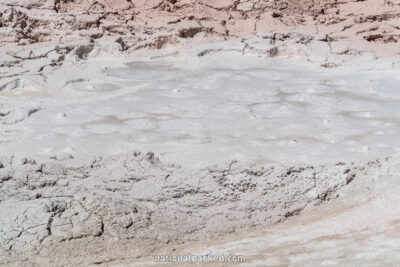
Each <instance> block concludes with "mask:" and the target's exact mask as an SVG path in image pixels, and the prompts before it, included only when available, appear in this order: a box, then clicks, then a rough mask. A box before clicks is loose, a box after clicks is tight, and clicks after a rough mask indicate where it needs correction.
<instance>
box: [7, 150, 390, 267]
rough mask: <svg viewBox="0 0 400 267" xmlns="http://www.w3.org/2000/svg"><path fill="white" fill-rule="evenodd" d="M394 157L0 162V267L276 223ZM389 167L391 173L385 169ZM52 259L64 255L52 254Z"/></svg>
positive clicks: (58, 261) (81, 258) (141, 250)
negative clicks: (184, 164)
mask: <svg viewBox="0 0 400 267" xmlns="http://www.w3.org/2000/svg"><path fill="white" fill-rule="evenodd" d="M387 161H388V160H383V161H374V162H367V163H359V164H355V163H352V164H345V163H337V164H330V165H320V166H307V165H304V166H292V167H291V166H281V165H265V166H261V165H256V164H254V165H249V164H241V163H240V162H237V161H232V162H229V163H227V164H226V165H221V166H210V167H208V168H204V169H201V170H194V171H190V172H188V171H185V170H183V169H182V168H181V167H179V166H174V165H169V164H164V163H162V162H160V161H159V160H158V158H157V157H156V156H155V155H154V154H153V153H151V152H149V153H147V154H142V153H135V152H133V153H127V154H121V155H115V156H108V157H93V158H86V159H73V158H71V157H66V156H65V155H64V156H63V157H59V158H58V159H57V158H52V159H49V160H43V159H42V160H39V159H34V158H26V157H17V156H10V157H7V158H2V159H1V169H0V213H1V214H2V216H1V218H0V222H1V223H0V225H1V227H0V242H1V246H0V248H1V250H0V255H1V259H2V260H1V261H0V263H1V264H5V265H8V264H11V263H14V264H15V263H16V262H25V263H26V264H29V265H30V264H42V265H43V264H46V265H48V264H50V265H53V266H54V265H63V264H73V265H75V264H89V263H95V262H99V261H100V262H101V261H106V260H107V259H110V257H111V255H112V257H113V258H114V259H124V258H134V257H136V256H144V255H148V253H151V251H153V250H155V249H157V248H160V247H163V246H164V245H166V244H170V243H171V244H172V243H182V242H187V241H194V240H202V239H207V238H211V237H218V236H220V235H223V234H227V233H232V232H235V231H239V230H243V229H249V228H251V227H254V226H260V225H271V224H275V223H278V222H282V221H285V220H286V219H287V218H289V217H291V216H294V215H297V214H299V213H300V212H301V211H302V210H303V209H305V208H306V207H308V206H313V205H318V204H321V203H322V202H324V201H327V200H329V199H331V198H336V197H337V196H338V192H339V190H340V189H341V188H342V187H344V186H346V185H347V184H349V183H351V182H352V181H353V180H354V179H363V177H365V176H366V175H367V174H368V173H370V172H374V171H375V172H376V171H379V172H381V173H384V172H385V168H388V167H387V166H388V165H389V164H388V163H387ZM382 164H383V166H384V167H382ZM51 255H57V257H53V256H51Z"/></svg>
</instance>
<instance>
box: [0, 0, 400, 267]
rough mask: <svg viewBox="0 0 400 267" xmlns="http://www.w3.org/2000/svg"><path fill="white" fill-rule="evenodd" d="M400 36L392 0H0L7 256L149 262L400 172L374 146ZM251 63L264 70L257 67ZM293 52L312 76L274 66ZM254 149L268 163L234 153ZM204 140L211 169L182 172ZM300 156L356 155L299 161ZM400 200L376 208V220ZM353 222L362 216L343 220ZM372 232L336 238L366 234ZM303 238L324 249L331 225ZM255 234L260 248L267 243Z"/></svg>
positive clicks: (2, 216)
mask: <svg viewBox="0 0 400 267" xmlns="http://www.w3.org/2000/svg"><path fill="white" fill-rule="evenodd" d="M399 32H400V2H399V1H398V0H390V1H389V0H382V1H376V0H366V1H349V0H345V1H341V2H338V1H333V0H332V1H330V0H329V1H323V0H321V1H300V0H299V1H297V0H296V1H285V0H279V1H263V0H237V1H236V0H235V1H233V0H215V1H202V0H199V1H186V0H177V1H175V0H168V1H167V0H150V1H145V0H132V1H128V0H115V1H110V0H90V1H83V0H82V1H81V0H61V1H59V0H56V1H53V0H51V1H50V0H35V1H28V0H26V1H25V0H3V1H1V3H0V157H1V159H0V265H6V266H10V265H18V266H20V264H21V263H23V264H25V265H27V266H32V265H35V264H36V265H41V266H43V265H47V266H48V265H50V266H57V265H84V266H86V265H87V264H90V263H92V264H95V263H96V264H99V263H107V262H110V261H118V260H121V259H124V258H129V259H132V258H135V257H143V256H146V255H150V254H151V252H152V251H155V250H157V249H159V248H162V247H163V246H166V245H168V246H170V245H174V244H182V243H186V244H191V243H192V242H195V241H197V240H203V239H207V238H210V237H219V236H222V235H225V234H229V233H235V232H236V231H237V232H239V231H242V230H246V229H248V228H251V227H256V226H268V225H273V224H276V223H279V222H284V221H286V220H287V219H288V218H290V217H293V216H294V215H298V214H302V213H303V212H304V211H305V209H307V208H308V207H312V206H315V205H318V204H322V203H323V202H326V201H327V200H332V199H333V198H336V197H338V196H340V197H341V196H342V195H341V193H340V192H341V190H345V189H346V188H347V187H349V186H351V185H352V184H353V183H354V182H355V181H358V182H359V183H363V181H367V180H371V179H372V180H374V179H375V178H376V177H381V176H382V175H384V174H388V173H389V174H390V176H391V177H392V178H393V179H392V180H391V181H392V182H393V185H397V179H396V178H397V177H398V173H391V170H392V169H393V167H394V166H397V165H398V162H397V161H389V163H387V161H386V160H381V161H375V159H376V158H382V155H386V154H389V155H391V154H395V153H396V152H398V145H397V144H398V143H399V139H398V134H397V132H398V129H399V125H400V123H399V113H398V108H397V106H398V103H399V99H400V98H399V97H398V96H399V93H398V90H397V87H398V86H397V85H398V78H397V76H398V75H397V73H398V69H399V61H398V54H399V53H400V46H399V45H398V42H399V40H400V34H399ZM239 58H240V60H237V59H239ZM255 58H257V60H259V61H263V62H264V64H269V71H267V72H266V71H265V65H264V66H263V67H262V68H261V69H260V68H258V67H254V65H251V64H249V65H251V66H250V67H246V66H247V65H246V64H247V63H246V62H248V61H251V62H253V61H254V59H255ZM227 59H231V60H232V61H229V60H227ZM285 59H287V61H285V63H286V64H287V65H290V64H292V63H293V62H296V64H297V63H304V64H308V65H307V66H312V67H313V68H314V69H313V70H314V72H313V71H312V70H310V69H308V68H306V67H304V69H303V68H302V67H297V68H298V69H296V68H295V67H294V68H293V69H279V68H280V66H282V65H280V63H282V60H285ZM142 60H144V62H146V63H145V64H142V63H143V62H142V63H140V64H139V63H137V62H141V61H142ZM235 60H236V61H235ZM132 62H134V63H132ZM135 62H136V63H135ZM149 62H150V63H149ZM182 62H183V63H182ZM235 62H236V63H235ZM151 63H154V64H153V65H152V64H151ZM164 63H168V64H169V63H171V65H167V67H166V65H163V64H164ZM220 63H224V64H225V65H223V64H220ZM135 64H136V65H135ZM157 64H158V65H157ZM202 64H203V65H202ZM232 64H233V65H234V66H233V67H232V66H231V65H232ZM228 65H229V66H228ZM245 65H246V66H245ZM287 65H286V66H287ZM294 65H295V64H294ZM168 66H173V67H168ZM177 66H178V67H177ZM199 66H200V67H199ZM204 66H205V67H204ZM271 66H272V67H271ZM296 66H301V64H300V65H296ZM197 67H198V68H197ZM274 67H275V68H276V69H274ZM299 69H302V71H299ZM321 70H322V71H321ZM293 73H297V74H301V75H298V76H294V74H293ZM310 73H314V74H316V75H315V76H313V78H310V79H309V78H306V77H309V76H307V75H309V74H310ZM353 74H354V75H353ZM315 77H317V78H315ZM354 80H357V81H354ZM252 82H253V83H252ZM228 122H229V123H228ZM221 125H223V126H227V127H225V128H224V127H220V126H221ZM115 140H117V141H120V142H119V144H118V145H119V147H118V149H117V148H116V146H111V147H107V145H105V144H111V143H113V142H114V141H115ZM171 140H174V142H171ZM215 140H216V142H215V143H213V142H214V141H215ZM235 142H236V145H237V146H234V145H232V144H235ZM246 142H247V143H246ZM143 143H146V144H151V145H155V146H157V145H158V147H157V149H153V147H145V146H141V145H142V144H143ZM113 144H114V143H113ZM177 144H179V145H182V146H180V147H178V146H177ZM206 144H209V146H206ZM238 144H239V145H238ZM240 144H242V147H241V146H240ZM243 144H245V145H243ZM265 144H267V146H269V145H271V144H272V145H271V146H270V147H269V149H265V147H263V146H264V145H265ZM321 144H322V145H321ZM224 146H225V147H224ZM250 146H254V147H255V148H258V149H259V150H261V151H264V150H265V151H267V152H265V153H268V158H267V157H266V158H258V157H256V158H255V159H254V158H253V159H252V160H253V162H257V163H254V164H252V163H249V160H242V159H248V158H246V157H240V155H239V159H238V161H236V160H233V159H235V158H236V156H237V155H238V154H239V151H240V152H242V150H243V149H244V147H245V148H246V149H247V148H248V147H250ZM94 147H95V148H98V150H94V149H93V148H94ZM212 147H214V151H212V150H211V148H212ZM226 147H228V148H232V149H233V150H234V151H228V150H224V149H222V148H226ZM260 147H261V149H260ZM321 147H322V148H324V149H325V150H324V149H321ZM89 148H90V149H89ZM121 148H122V149H121ZM313 148H317V149H315V150H313ZM333 148H334V149H335V151H336V149H337V148H338V150H337V151H336V152H335V153H333V152H332V151H333ZM110 151H111V152H113V153H110ZM132 151H154V152H155V153H154V154H153V153H143V152H142V153H139V152H132ZM215 151H222V152H223V153H222V156H221V155H219V154H217V153H214V152H215ZM249 151H250V152H248V153H247V154H252V152H253V150H249ZM324 151H326V152H324ZM343 151H345V152H346V153H347V152H349V153H350V154H352V153H353V154H352V155H353V156H354V155H362V158H363V159H365V158H367V159H371V160H373V161H363V162H359V163H351V162H352V160H348V158H345V157H344V156H343V155H344V152H343ZM95 152H96V153H95ZM236 152H237V153H238V154H236ZM275 152H276V153H275ZM314 152H316V153H314ZM378 152H379V153H378ZM173 153H175V154H174V155H179V157H178V156H176V157H175V156H174V157H171V154H173ZM196 153H197V156H199V155H201V157H202V163H201V164H199V166H200V165H201V166H204V167H203V168H200V167H199V166H197V165H196V164H194V165H195V166H196V167H194V168H193V167H191V168H188V166H187V165H185V164H184V162H185V160H186V158H188V159H191V161H192V162H193V161H194V162H196V161H197V160H198V158H197V159H195V157H194V155H195V154H196ZM274 153H275V154H274ZM301 153H303V154H307V156H308V155H310V156H314V159H315V158H323V159H327V158H330V157H331V156H332V155H333V154H335V155H336V156H337V155H339V156H343V158H344V159H343V161H344V162H340V163H334V161H331V163H327V164H320V163H316V161H315V160H314V159H313V160H310V159H311V157H305V158H302V160H301V161H302V162H307V161H308V162H309V163H308V164H300V163H299V161H300V160H299V159H300V157H299V155H300V154H301ZM318 153H319V154H318ZM357 153H358V154H357ZM278 154H279V157H278ZM94 155H100V156H94ZM155 155H157V156H159V158H160V159H161V160H159V159H158V158H157V156H155ZM282 155H284V156H282ZM281 156H282V157H281ZM288 158H289V159H291V160H292V162H293V161H294V163H293V164H291V163H288V161H286V159H288ZM360 158H361V157H360ZM165 159H166V160H165ZM177 159H179V160H177ZM216 159H218V164H215V163H216V162H217V160H216ZM304 159H305V160H304ZM336 159H337V158H335V161H336ZM221 161H223V162H225V163H224V164H220V162H221ZM328 161H329V160H328ZM268 162H269V163H268ZM271 162H275V163H271ZM382 162H386V163H385V164H382ZM172 163H175V165H174V164H172ZM214 164H215V166H213V165H214ZM380 182H382V183H383V184H385V180H384V179H382V180H380ZM368 185H369V184H368ZM386 185H388V184H386ZM393 188H397V187H396V186H393V187H390V186H388V187H387V188H386V189H387V190H388V191H384V193H386V192H391V193H390V194H389V195H393V196H396V194H392V193H393V192H394V191H393V190H395V189H393ZM386 189H385V190H386ZM366 190H369V189H366ZM390 190H392V191H390ZM371 192H372V191H371ZM353 193H354V194H357V190H355V191H354V192H353ZM373 194H374V195H373V196H376V195H379V194H383V193H382V192H378V193H377V192H375V191H373ZM367 195H368V194H367ZM392 200H393V201H392ZM396 200H397V198H396V197H393V199H391V200H390V201H386V202H385V201H383V202H379V201H378V204H379V205H381V206H379V205H378V206H379V207H380V208H376V207H375V209H371V210H372V211H374V212H376V214H381V215H382V216H381V218H382V220H381V221H379V222H380V223H381V224H380V225H383V226H382V227H386V226H387V225H389V224H387V222H388V221H394V222H395V221H396V218H397V217H396V216H394V214H395V215H396V214H397V209H396V207H397V206H396V205H390V203H397V202H396ZM382 203H383V204H382ZM388 203H389V205H388ZM367 207H368V206H367ZM386 207H391V209H392V210H389V209H386ZM379 210H383V211H385V212H382V213H379V212H377V211H379ZM369 211H370V210H368V208H365V209H364V210H362V212H361V214H364V215H365V214H368V212H369ZM346 218H350V219H348V220H352V219H351V218H353V219H354V218H357V216H355V217H354V216H353V217H352V216H350V215H348V216H344V219H342V221H340V223H339V224H338V225H336V226H338V227H339V228H340V227H342V226H346V225H347V223H348V220H347V221H346ZM362 218H365V220H370V219H371V218H370V217H365V216H364V217H362ZM373 218H374V217H372V219H373ZM376 225H378V224H376ZM336 226H335V225H333V226H332V228H333V229H337V228H336ZM368 227H369V229H372V230H371V233H372V234H371V235H369V234H368V235H362V234H360V235H358V236H352V235H351V233H353V232H354V231H356V230H360V229H359V228H357V227H356V226H354V227H353V226H352V227H350V228H346V227H344V228H343V229H345V230H344V231H342V232H341V235H342V238H344V239H346V240H348V241H349V242H348V243H351V241H352V240H353V239H354V238H356V237H358V238H359V239H357V240H358V241H360V240H361V241H360V242H366V241H365V240H367V239H368V237H369V236H372V235H373V233H375V232H376V231H377V228H376V227H375V228H374V225H368ZM388 227H389V226H388ZM296 229H297V228H296ZM341 229H342V228H341ZM349 229H350V230H349ZM385 229H386V228H385ZM387 229H389V228H387ZM304 230H305V231H306V230H307V229H304ZM378 230H379V229H378ZM389 230H390V229H389ZM320 231H321V233H331V232H329V231H330V229H326V227H325V228H323V227H322V226H321V228H320ZM279 233H281V234H282V233H283V232H279ZM279 233H278V234H279ZM349 233H350V234H349ZM390 233H394V232H390ZM278 234H277V240H278V241H277V242H278V243H279V242H281V243H279V244H278V245H279V246H280V249H279V248H277V251H278V252H279V251H281V252H282V253H283V254H280V255H285V254H284V253H286V252H287V251H288V250H290V247H287V246H286V245H287V243H285V242H286V241H287V239H285V238H284V237H283V236H284V235H286V233H283V234H282V236H279V235H278ZM292 234H293V233H292ZM334 234H335V233H332V235H334ZM394 234H396V233H394ZM293 236H296V235H295V233H294V234H293ZM322 236H323V235H322ZM388 236H389V235H387V236H384V237H382V240H383V241H382V242H383V243H384V242H385V240H386V241H388V240H389V241H393V240H394V239H393V236H394V235H392V237H390V238H389V237H388ZM308 237H315V238H316V240H314V241H313V242H315V243H313V242H311V243H310V244H308V245H309V247H308V249H309V251H311V252H310V255H311V256H312V255H314V256H315V255H318V252H319V251H322V250H319V249H320V248H321V246H320V244H321V242H324V240H325V239H324V238H325V237H324V238H322V239H318V238H320V237H321V236H316V235H313V234H310V235H308ZM352 237H354V238H353V239H352ZM388 238H389V239H388ZM282 240H283V241H282ZM318 240H322V241H321V242H319V241H318ZM261 241H262V242H264V243H263V248H260V249H259V250H257V253H258V255H261V254H265V249H268V248H269V247H268V246H269V245H268V244H270V241H271V240H270V239H269V237H266V238H264V239H263V240H261ZM296 242H297V243H296ZM255 243H257V242H256V241H254V240H252V241H251V242H250V248H249V247H240V246H239V247H238V251H235V253H237V254H239V252H240V251H246V253H250V252H249V251H248V250H246V249H249V250H250V251H253V250H252V249H254V245H253V244H255ZM293 244H294V248H293V251H291V252H290V253H292V254H290V255H289V256H290V259H293V261H292V262H295V263H296V259H297V260H298V261H297V263H299V264H300V263H303V264H306V263H310V262H312V261H307V259H309V258H307V257H306V259H305V260H304V261H301V260H299V258H298V255H300V254H299V252H298V251H296V249H297V248H298V247H299V246H300V247H301V246H303V243H302V242H301V238H300V239H297V240H295V242H294V243H293ZM313 244H315V246H314V245H313ZM375 244H377V243H375ZM391 244H394V243H391ZM229 246H230V245H229V244H228V247H229ZM340 247H341V244H338V243H336V246H334V248H336V249H338V248H340ZM393 247H394V246H392V247H389V246H386V247H382V246H377V247H376V248H377V249H381V250H382V251H383V255H392V254H391V253H394V252H395V249H393ZM263 249H264V250H263ZM216 251H218V250H216ZM221 251H224V246H223V245H222V246H221ZM253 252H254V251H253ZM313 253H314V254H313ZM324 255H325V256H326V255H327V250H325V251H324ZM360 255H361V254H360ZM311 256H310V257H311ZM361 256H362V255H361ZM361 256H360V257H361ZM364 257H365V256H364ZM276 262H278V263H280V264H287V263H288V262H287V261H283V262H282V261H279V260H277V261H276ZM276 262H275V263H276ZM377 262H378V263H382V262H383V261H382V260H380V261H379V260H377ZM387 262H388V263H393V262H395V260H394V261H387ZM256 263H257V262H256ZM258 263H259V262H258ZM289 263H290V262H289ZM312 263H315V261H314V262H312ZM344 263H346V261H344ZM357 263H359V262H357ZM250 264H251V262H250Z"/></svg>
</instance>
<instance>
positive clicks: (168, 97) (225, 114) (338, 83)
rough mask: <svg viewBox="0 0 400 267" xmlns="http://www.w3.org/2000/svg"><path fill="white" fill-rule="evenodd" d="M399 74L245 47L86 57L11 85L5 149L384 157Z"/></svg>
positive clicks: (397, 115) (393, 139) (202, 162)
mask: <svg viewBox="0 0 400 267" xmlns="http://www.w3.org/2000/svg"><path fill="white" fill-rule="evenodd" d="M360 64H363V62H362V61H360ZM355 65H356V64H355ZM378 66H379V65H378ZM357 69H358V68H357ZM396 73H398V69H393V70H390V69H379V68H377V69H368V68H365V69H363V70H356V68H353V67H348V68H340V69H335V70H332V69H321V68H320V67H318V68H315V67H314V68H313V67H312V66H311V65H307V64H294V63H291V62H290V61H289V62H285V61H283V60H272V59H265V58H257V57H255V56H245V57H242V56H241V55H240V54H239V53H237V52H231V53H225V54H223V53H221V55H219V56H218V55H214V56H212V57H207V56H205V57H199V58H196V57H193V58H191V59H187V58H183V59H180V60H179V59H171V60H163V61H160V60H158V61H157V60H153V61H148V60H147V61H139V62H130V63H129V62H128V63H126V64H121V63H119V62H117V61H115V60H114V61H113V60H111V59H110V60H107V59H105V60H98V59H93V60H88V62H85V63H84V64H83V65H82V64H79V63H75V64H71V65H70V66H68V67H65V68H62V69H60V70H57V71H54V74H52V75H50V76H49V75H48V76H49V77H48V78H47V83H45V84H44V85H43V83H36V84H35V83H34V82H32V81H30V80H29V78H25V79H24V80H23V81H20V85H19V86H18V88H17V89H14V90H5V91H3V92H2V96H1V97H2V99H3V101H2V103H1V104H0V114H1V116H0V122H1V124H2V132H1V135H2V138H1V143H2V146H3V148H4V149H2V150H1V151H0V153H1V154H3V155H10V154H15V153H17V154H18V153H22V154H26V153H29V152H31V153H34V154H36V155H37V154H41V155H45V156H48V155H52V154H59V153H69V154H73V155H77V154H83V155H87V154H89V155H91V154H93V153H94V154H104V153H120V152H124V151H126V149H128V148H129V149H132V150H134V151H136V150H138V149H139V150H141V151H153V152H154V153H156V154H158V156H160V157H162V158H163V159H164V160H167V161H171V162H174V163H179V164H183V165H185V166H194V167H206V166H208V165H209V164H210V163H214V164H215V163H221V162H224V161H227V160H232V159H237V160H241V161H249V162H254V161H256V162H260V163H268V162H278V163H287V162H291V163H299V162H305V163H307V162H313V163H315V162H318V163H326V162H333V161H343V160H345V161H347V160H359V159H374V158H377V157H381V156H387V155H392V154H396V153H398V152H399V147H398V146H397V145H395V144H398V143H399V141H400V138H399V136H398V134H397V133H398V132H399V130H400V109H399V108H398V107H399V104H400V91H399V90H398V84H399V76H398V75H396ZM41 84H42V85H41ZM48 84H51V85H52V86H51V88H48ZM46 86H47V88H46ZM205 153H207V154H208V156H207V157H204V154H205Z"/></svg>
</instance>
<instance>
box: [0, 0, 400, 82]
mask: <svg viewBox="0 0 400 267" xmlns="http://www.w3.org/2000/svg"><path fill="white" fill-rule="evenodd" d="M399 32H400V1H399V0H384V1H375V0H366V1H356V0H353V1H351V0H345V1H340V2H338V1H336V0H325V1H324V0H320V1H317V0H315V1H312V0H308V1H307V0H303V1H302V0H296V1H288V0H279V1H272V0H215V1H208V0H207V1H205V0H198V1H187V0H150V1H149V0H114V1H111V0H90V1H86V0H85V1H83V0H69V1H65V0H62V1H60V0H34V1H32V0H3V1H1V3H0V54H2V56H1V58H2V59H1V60H0V79H3V78H9V77H16V76H19V75H21V74H23V73H26V72H30V73H39V74H40V73H41V72H42V71H43V70H45V69H47V68H50V69H51V68H53V67H57V66H60V65H61V64H62V62H63V60H64V59H65V55H66V54H68V53H69V52H71V51H72V50H74V52H75V54H76V55H77V57H78V58H81V59H83V58H85V57H86V56H87V55H88V53H90V51H92V50H93V47H94V46H96V45H97V46H100V47H107V48H108V49H109V50H114V51H121V52H125V53H131V52H134V51H137V50H141V49H155V50H159V49H164V48H168V47H171V46H177V45H184V44H191V43H197V42H215V41H227V40H239V41H241V42H242V43H243V44H244V47H243V49H242V50H243V53H246V52H254V51H256V52H257V51H258V52H260V53H261V54H264V55H266V56H279V55H286V56H290V55H304V56H305V57H306V58H307V57H310V54H313V53H314V54H315V53H317V54H319V56H321V57H323V58H324V60H325V62H322V64H321V66H323V67H336V66H339V65H340V64H341V62H343V61H346V58H347V57H348V56H354V55H360V54H362V53H364V52H366V51H370V52H373V53H375V54H377V55H379V54H389V55H390V56H393V55H398V54H399V53H400V48H399V46H398V45H397V42H398V41H399V39H400V33H399ZM41 43H43V44H45V45H43V46H42V47H41V49H39V51H38V46H33V44H41ZM66 44H69V45H66ZM18 52H23V53H22V55H21V54H18ZM206 54H207V51H205V52H203V53H200V55H206ZM38 59H41V60H39V61H38ZM31 60H35V61H36V64H35V65H34V66H35V69H30V68H29V67H27V66H23V65H32V64H30V63H29V62H28V61H31ZM308 60H312V59H310V58H308ZM14 83H15V81H14ZM0 86H2V88H0V90H4V84H3V85H0Z"/></svg>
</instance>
